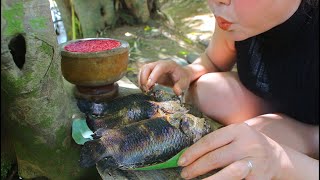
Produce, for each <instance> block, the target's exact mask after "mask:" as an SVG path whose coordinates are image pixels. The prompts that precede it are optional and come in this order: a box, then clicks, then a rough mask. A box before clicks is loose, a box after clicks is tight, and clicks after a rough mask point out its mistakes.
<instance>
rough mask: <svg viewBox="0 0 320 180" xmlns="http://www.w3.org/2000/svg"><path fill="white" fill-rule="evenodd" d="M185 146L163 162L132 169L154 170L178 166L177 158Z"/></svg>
mask: <svg viewBox="0 0 320 180" xmlns="http://www.w3.org/2000/svg"><path fill="white" fill-rule="evenodd" d="M186 149H187V148H185V149H183V150H181V151H180V152H179V153H178V154H176V155H175V156H173V157H172V158H170V159H169V160H167V161H165V162H163V163H159V164H155V165H151V166H145V167H141V168H135V169H132V170H156V169H166V168H174V167H178V166H179V165H178V160H179V158H180V156H181V154H182V153H183V152H184V151H185V150H186Z"/></svg>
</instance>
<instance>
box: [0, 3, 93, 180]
mask: <svg viewBox="0 0 320 180" xmlns="http://www.w3.org/2000/svg"><path fill="white" fill-rule="evenodd" d="M60 59H61V58H60V51H59V47H58V44H57V39H56V35H55V32H54V29H53V24H52V20H51V14H50V9H49V2H48V1H38V0H28V1H18V0H3V1H1V81H2V82H1V95H4V96H3V98H4V100H3V101H1V104H2V105H4V107H1V111H2V112H1V115H2V117H3V118H4V119H2V118H1V121H4V124H5V128H6V129H7V131H6V133H8V134H6V135H5V136H6V137H7V138H10V142H12V143H13V146H14V151H15V154H16V160H17V163H18V170H19V176H21V177H23V178H34V177H40V176H44V177H47V178H49V179H79V178H80V177H83V176H84V174H86V173H88V171H92V169H81V168H80V167H79V165H78V159H79V146H78V145H76V144H75V143H74V142H73V140H72V138H71V132H70V129H71V122H72V121H71V116H72V114H73V113H76V110H77V109H76V108H75V105H74V107H73V104H74V102H72V100H71V98H70V96H68V95H67V91H66V90H67V88H66V87H65V86H64V81H63V77H62V75H61V70H60ZM1 124H3V123H1ZM89 174H92V173H89Z"/></svg>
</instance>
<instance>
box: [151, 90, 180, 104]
mask: <svg viewBox="0 0 320 180" xmlns="http://www.w3.org/2000/svg"><path fill="white" fill-rule="evenodd" d="M147 95H149V96H151V97H153V99H154V100H155V101H158V102H163V101H179V98H178V96H176V95H174V94H171V93H169V92H167V91H164V90H160V89H157V90H152V91H149V92H148V94H147Z"/></svg>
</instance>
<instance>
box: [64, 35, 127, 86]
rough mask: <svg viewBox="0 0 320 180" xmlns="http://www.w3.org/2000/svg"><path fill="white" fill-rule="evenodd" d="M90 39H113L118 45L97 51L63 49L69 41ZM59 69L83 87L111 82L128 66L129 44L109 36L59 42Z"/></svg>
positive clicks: (123, 72) (71, 81)
mask: <svg viewBox="0 0 320 180" xmlns="http://www.w3.org/2000/svg"><path fill="white" fill-rule="evenodd" d="M90 40H115V41H118V42H120V45H119V46H118V47H115V48H113V49H109V50H102V51H97V52H71V51H68V50H66V49H65V47H66V46H68V45H69V44H71V43H76V42H77V43H79V42H83V41H90ZM60 47H61V57H62V58H61V71H62V75H63V77H64V78H65V79H66V80H67V81H69V82H70V83H72V84H75V85H77V86H84V87H98V86H105V85H109V84H113V83H114V82H116V81H118V80H119V79H121V78H122V77H123V76H124V75H125V73H126V71H127V66H128V59H129V44H128V43H127V42H125V41H122V40H117V39H111V38H85V39H77V40H71V41H68V42H66V43H63V44H61V46H60Z"/></svg>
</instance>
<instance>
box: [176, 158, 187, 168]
mask: <svg viewBox="0 0 320 180" xmlns="http://www.w3.org/2000/svg"><path fill="white" fill-rule="evenodd" d="M186 161H187V160H186V158H185V157H180V158H179V161H178V165H179V166H183V165H184V164H185V163H186Z"/></svg>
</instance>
